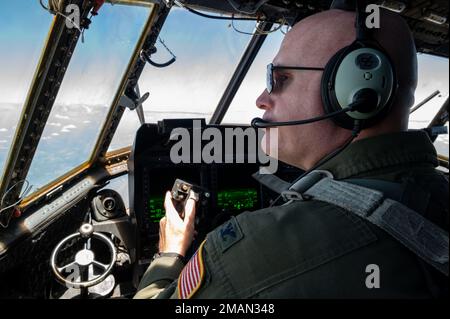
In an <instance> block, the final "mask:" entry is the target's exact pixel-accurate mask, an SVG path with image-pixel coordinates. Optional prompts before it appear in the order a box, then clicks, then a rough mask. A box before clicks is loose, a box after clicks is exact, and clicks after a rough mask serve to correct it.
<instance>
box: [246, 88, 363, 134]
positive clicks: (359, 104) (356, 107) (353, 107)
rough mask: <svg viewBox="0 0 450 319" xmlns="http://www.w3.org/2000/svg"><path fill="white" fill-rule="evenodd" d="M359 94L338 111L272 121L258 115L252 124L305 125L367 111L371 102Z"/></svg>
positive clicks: (274, 125)
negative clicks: (353, 100) (292, 119)
mask: <svg viewBox="0 0 450 319" xmlns="http://www.w3.org/2000/svg"><path fill="white" fill-rule="evenodd" d="M359 96H360V99H358V100H356V101H355V102H353V103H352V104H350V105H349V106H348V107H346V108H343V109H341V110H339V111H336V112H332V113H328V114H325V115H322V116H318V117H313V118H310V119H306V120H298V121H287V122H270V121H266V120H263V119H262V118H259V117H257V118H254V119H253V120H252V122H251V126H252V127H253V128H270V127H278V126H293V125H305V124H310V123H315V122H319V121H323V120H327V119H330V118H334V117H336V116H339V115H341V114H344V113H347V112H354V111H359V112H362V113H364V112H366V110H364V108H366V107H367V105H368V104H369V103H368V99H367V98H364V94H362V95H359Z"/></svg>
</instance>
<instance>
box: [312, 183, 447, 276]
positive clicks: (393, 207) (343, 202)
mask: <svg viewBox="0 0 450 319" xmlns="http://www.w3.org/2000/svg"><path fill="white" fill-rule="evenodd" d="M378 182H380V183H379V184H378V186H389V187H391V189H390V192H392V194H391V195H392V196H389V197H391V198H396V197H398V196H399V197H400V198H401V193H402V192H401V191H400V190H398V189H395V187H394V185H392V184H394V183H389V182H385V183H388V184H391V185H388V184H384V182H383V181H378ZM360 183H362V184H364V183H369V182H367V180H366V182H364V181H362V182H361V181H360ZM370 183H373V181H370ZM381 184H383V185H381ZM371 186H372V188H375V187H373V185H371ZM388 192H389V191H387V192H386V193H388ZM304 194H305V195H308V196H310V197H312V198H313V199H315V200H319V201H323V202H327V203H330V204H333V205H336V206H338V207H341V208H343V209H345V210H347V211H349V212H351V213H354V214H356V215H358V216H359V217H361V218H363V219H365V220H367V221H369V222H371V223H372V224H374V225H376V226H378V227H380V228H381V229H383V230H384V231H386V232H387V233H388V234H390V235H391V236H392V237H394V238H395V239H397V240H398V241H399V242H400V243H401V244H403V245H404V246H405V247H407V248H408V249H410V250H411V251H412V252H413V253H414V254H416V255H417V256H419V257H420V258H421V259H423V260H424V261H425V262H427V263H428V264H430V265H431V266H433V267H434V268H436V269H437V270H439V271H440V272H441V273H443V274H445V275H446V276H448V270H449V268H448V255H449V240H448V233H447V232H446V231H444V230H443V229H441V228H440V227H438V226H436V225H435V224H433V223H432V222H430V221H429V220H427V219H426V218H425V217H423V216H422V215H420V214H418V213H417V212H415V211H414V210H412V209H410V208H408V207H406V206H405V205H403V204H401V203H399V202H398V201H396V200H393V199H391V198H386V197H387V196H385V195H384V194H383V193H382V192H380V191H378V190H374V189H370V188H366V187H363V186H359V185H355V184H353V183H348V182H343V181H335V180H333V179H332V178H329V177H325V178H322V179H321V180H320V181H318V182H317V183H315V184H314V185H313V186H311V187H310V188H309V189H307V190H306V191H305V192H304Z"/></svg>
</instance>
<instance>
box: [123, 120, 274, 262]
mask: <svg viewBox="0 0 450 319" xmlns="http://www.w3.org/2000/svg"><path fill="white" fill-rule="evenodd" d="M192 121H193V120H166V121H162V122H159V123H158V124H145V125H143V126H142V127H141V128H140V129H139V131H138V132H137V135H136V139H135V143H134V146H133V149H132V154H131V156H130V161H129V188H130V189H129V193H130V199H131V201H130V212H131V214H132V215H134V216H135V218H136V225H137V237H138V238H137V259H138V260H139V261H140V263H142V264H147V263H149V262H150V260H151V258H152V256H153V255H154V254H155V253H156V252H157V244H158V239H159V221H160V219H161V218H162V217H164V214H165V211H164V205H163V204H164V197H165V193H166V191H168V190H171V189H172V186H173V184H174V182H175V180H176V179H182V180H184V181H187V182H189V183H191V184H195V185H197V186H199V187H201V188H202V189H204V190H205V191H207V192H208V195H209V196H208V198H207V200H204V201H200V202H199V203H198V204H197V214H196V230H197V232H198V235H197V236H196V239H195V240H194V243H193V245H192V251H191V252H188V255H189V253H193V252H194V251H195V250H196V248H197V247H198V246H199V245H200V243H201V242H202V241H203V239H204V238H205V236H206V234H207V233H208V232H210V231H211V230H213V229H214V228H216V227H218V226H219V225H221V224H222V223H223V222H225V221H227V220H228V219H229V218H231V216H236V215H238V214H240V213H242V212H244V211H252V210H257V209H260V208H263V207H264V206H266V205H267V204H268V202H269V200H270V199H269V198H270V195H269V193H268V190H265V189H263V188H262V187H261V186H260V184H259V183H258V182H257V181H256V180H254V179H253V178H252V176H251V175H252V174H253V173H255V172H257V171H258V169H259V166H260V164H259V163H251V161H250V163H249V161H248V159H249V149H253V148H252V147H249V145H251V143H252V142H251V141H249V143H247V145H245V147H244V149H243V154H241V155H243V157H244V158H245V160H244V161H241V162H242V163H236V161H234V160H233V161H232V163H229V162H228V161H227V163H211V164H203V163H176V164H175V163H173V161H172V160H171V158H170V151H171V148H172V146H173V145H174V144H175V143H176V141H173V140H170V138H169V137H170V132H171V130H172V129H173V128H174V127H178V128H179V127H183V128H186V129H187V130H188V131H190V132H192V129H193V125H192ZM211 127H212V126H207V125H205V124H204V122H203V124H202V128H201V130H202V131H204V130H206V129H208V128H211ZM214 127H215V128H217V129H218V130H220V131H221V132H225V130H226V128H227V127H224V126H220V127H219V126H214ZM228 128H233V129H235V128H237V127H235V126H233V127H228ZM241 128H242V129H247V128H243V127H241ZM222 136H225V134H222ZM256 142H257V141H255V143H256ZM202 143H203V144H206V142H204V141H203V142H202ZM203 144H202V147H203V146H204V145H203ZM223 144H224V143H223ZM190 150H191V151H193V143H191V145H190ZM224 152H225V153H226V151H225V149H224ZM229 153H230V154H225V157H226V158H229V159H232V158H233V159H235V158H236V156H237V154H236V153H235V150H234V151H233V150H231V151H230V152H229Z"/></svg>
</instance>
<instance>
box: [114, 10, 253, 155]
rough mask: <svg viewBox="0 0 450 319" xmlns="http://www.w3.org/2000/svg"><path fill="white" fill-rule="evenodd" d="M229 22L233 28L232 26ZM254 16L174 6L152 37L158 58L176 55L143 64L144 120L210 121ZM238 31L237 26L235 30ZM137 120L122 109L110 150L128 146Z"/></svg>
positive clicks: (238, 57)
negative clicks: (206, 13) (214, 15)
mask: <svg viewBox="0 0 450 319" xmlns="http://www.w3.org/2000/svg"><path fill="white" fill-rule="evenodd" d="M233 26H234V28H233ZM254 27H255V22H254V21H239V22H234V23H233V25H232V24H231V22H230V21H226V20H225V21H223V20H211V19H207V18H203V17H199V16H197V15H194V14H192V13H190V12H188V11H186V10H184V9H178V8H173V9H172V11H171V13H170V15H169V17H168V18H167V20H166V22H165V24H164V27H163V28H162V30H161V34H160V38H159V40H158V41H157V45H156V47H157V49H158V52H157V53H156V54H155V55H153V56H152V60H153V61H155V62H157V63H164V62H167V61H168V60H170V59H171V58H172V55H171V53H170V52H172V53H173V55H175V56H176V58H177V59H176V62H175V63H173V64H172V65H170V66H168V67H165V68H156V67H154V66H151V65H149V64H147V65H146V67H145V69H144V71H143V73H142V76H141V78H140V81H139V86H140V92H141V94H142V95H143V94H144V93H145V92H149V93H150V97H149V98H148V100H147V101H146V102H145V103H144V104H143V105H144V112H145V117H146V122H147V123H156V122H157V121H159V120H161V119H173V118H192V117H193V118H205V119H206V120H207V121H209V119H210V117H211V116H212V113H213V112H214V110H215V108H216V107H217V104H218V103H219V100H220V98H221V97H222V94H223V93H224V91H225V89H226V87H227V84H228V82H229V81H230V79H231V77H232V75H233V72H234V70H235V68H236V66H237V64H238V62H239V60H240V58H241V56H242V54H243V52H244V50H245V48H246V46H247V44H248V43H249V41H250V38H251V36H249V35H248V34H243V33H240V32H238V31H244V32H246V33H248V32H250V33H251V32H253V29H254ZM236 30H238V31H236ZM139 126H140V123H139V120H138V116H137V114H136V113H135V112H130V111H128V110H126V112H125V114H124V116H123V117H122V120H121V122H120V125H119V127H118V130H117V132H116V134H115V136H114V139H113V141H112V143H111V145H110V148H109V150H110V151H112V150H116V149H118V148H121V147H125V146H129V145H131V144H132V143H133V138H134V135H135V133H136V130H137V129H138V128H139Z"/></svg>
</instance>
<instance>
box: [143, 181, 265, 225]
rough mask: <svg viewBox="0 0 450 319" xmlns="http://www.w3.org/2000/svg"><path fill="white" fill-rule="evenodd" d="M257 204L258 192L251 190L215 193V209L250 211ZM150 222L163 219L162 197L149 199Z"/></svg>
mask: <svg viewBox="0 0 450 319" xmlns="http://www.w3.org/2000/svg"><path fill="white" fill-rule="evenodd" d="M257 204H258V192H257V191H256V190H254V189H251V188H238V189H227V190H223V191H220V192H218V193H217V207H218V208H219V209H221V210H228V211H239V212H240V211H243V210H252V209H255V207H256V206H257ZM148 213H149V217H150V221H151V222H154V223H158V222H159V221H160V220H161V218H163V217H164V215H165V211H164V197H163V196H158V197H156V196H155V197H151V198H150V199H149V202H148Z"/></svg>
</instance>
